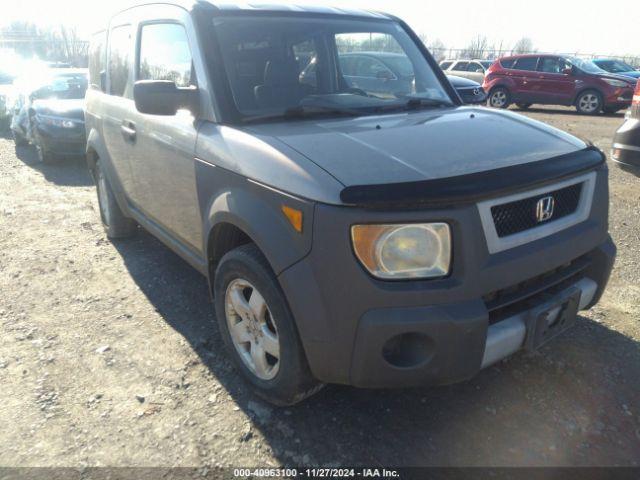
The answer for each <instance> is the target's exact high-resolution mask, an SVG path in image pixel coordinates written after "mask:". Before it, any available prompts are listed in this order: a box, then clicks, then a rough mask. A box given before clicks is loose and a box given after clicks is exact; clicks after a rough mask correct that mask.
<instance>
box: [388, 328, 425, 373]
mask: <svg viewBox="0 0 640 480" xmlns="http://www.w3.org/2000/svg"><path fill="white" fill-rule="evenodd" d="M433 350H434V349H433V341H432V340H431V338H430V337H428V336H427V335H424V334H422V333H416V332H411V333H402V334H400V335H396V336H395V337H392V338H390V339H389V340H387V342H386V343H385V344H384V346H383V347H382V356H383V358H384V359H385V360H386V361H387V363H389V364H390V365H392V366H394V367H398V368H412V367H417V366H419V365H422V364H424V363H426V362H427V361H428V360H429V359H430V358H431V356H432V355H433Z"/></svg>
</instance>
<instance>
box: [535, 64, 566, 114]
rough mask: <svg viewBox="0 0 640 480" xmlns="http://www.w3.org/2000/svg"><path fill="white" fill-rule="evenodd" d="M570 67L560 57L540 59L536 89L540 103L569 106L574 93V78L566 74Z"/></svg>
mask: <svg viewBox="0 0 640 480" xmlns="http://www.w3.org/2000/svg"><path fill="white" fill-rule="evenodd" d="M570 69H571V65H570V64H568V63H567V62H565V60H564V59H563V58H562V57H541V58H540V63H539V64H538V75H537V80H536V82H537V87H538V90H539V92H540V97H541V99H540V100H539V101H540V103H549V104H554V105H570V104H571V101H572V100H573V96H574V91H575V78H574V76H573V75H572V74H570V73H568V70H570Z"/></svg>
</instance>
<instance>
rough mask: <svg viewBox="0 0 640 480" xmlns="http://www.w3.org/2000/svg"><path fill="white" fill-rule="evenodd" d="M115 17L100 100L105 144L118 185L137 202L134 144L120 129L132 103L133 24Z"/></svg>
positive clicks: (128, 114)
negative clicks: (103, 92)
mask: <svg viewBox="0 0 640 480" xmlns="http://www.w3.org/2000/svg"><path fill="white" fill-rule="evenodd" d="M118 20H120V17H116V18H115V19H114V21H113V22H112V26H111V28H110V29H109V37H108V50H107V52H108V53H107V72H106V91H107V92H106V93H107V95H103V98H102V99H101V110H102V112H101V113H102V128H103V135H104V141H105V146H106V149H107V152H108V154H109V158H110V160H111V164H112V166H113V169H114V172H111V173H112V174H115V175H116V177H117V179H118V181H119V184H120V185H121V186H122V188H123V189H124V193H125V195H126V196H127V198H128V199H129V200H130V201H132V202H133V203H136V202H137V201H138V198H137V197H136V189H135V183H134V178H133V172H132V170H131V163H130V159H131V157H132V156H133V149H134V147H135V144H134V143H133V142H132V141H131V137H130V136H129V135H128V134H127V133H126V131H125V130H123V127H124V124H125V122H126V119H127V118H129V116H130V114H131V112H132V110H135V106H134V104H133V55H134V47H133V36H134V35H133V26H132V24H131V23H121V22H120V21H118Z"/></svg>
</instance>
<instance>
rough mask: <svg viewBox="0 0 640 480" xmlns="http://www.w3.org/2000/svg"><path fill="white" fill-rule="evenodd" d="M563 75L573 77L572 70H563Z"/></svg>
mask: <svg viewBox="0 0 640 480" xmlns="http://www.w3.org/2000/svg"><path fill="white" fill-rule="evenodd" d="M562 74H563V75H573V68H565V69H564V70H562Z"/></svg>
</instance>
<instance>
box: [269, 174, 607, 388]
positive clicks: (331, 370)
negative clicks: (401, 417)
mask: <svg viewBox="0 0 640 480" xmlns="http://www.w3.org/2000/svg"><path fill="white" fill-rule="evenodd" d="M607 217H608V186H607V171H606V168H604V167H603V168H600V169H599V170H598V174H597V178H596V181H595V191H594V199H593V204H592V207H591V211H590V213H589V217H588V218H587V219H586V220H585V221H582V222H581V223H579V224H577V225H574V226H572V227H570V228H567V229H565V230H562V231H560V232H557V233H554V234H552V235H550V236H547V237H544V238H541V239H538V240H535V241H531V242H529V243H527V244H524V245H520V246H516V247H514V248H509V249H507V250H504V251H499V252H497V253H490V252H489V250H488V246H487V243H486V240H485V238H484V235H483V227H482V221H481V219H480V215H479V213H478V207H477V205H475V204H468V205H460V206H456V207H450V208H442V209H433V210H428V211H417V210H414V211H407V210H399V211H391V212H388V211H377V210H371V209H364V208H362V209H361V208H345V207H334V206H328V205H317V206H316V212H315V215H314V226H313V232H314V239H313V248H312V250H311V252H310V254H309V255H308V256H307V257H305V258H304V259H302V260H301V261H299V262H298V263H296V264H294V265H293V266H291V267H289V268H288V269H286V270H285V271H283V272H282V273H281V274H280V276H279V280H280V283H281V285H282V288H283V290H284V293H285V295H286V296H287V299H288V301H289V305H290V307H291V310H292V313H293V315H294V317H295V318H296V321H297V326H298V330H299V332H300V337H301V339H302V342H303V345H304V348H305V353H306V354H307V359H308V361H309V365H310V368H311V370H312V372H313V374H314V375H315V376H316V377H317V378H318V379H319V380H322V381H324V382H329V383H343V384H352V385H357V386H361V387H404V386H414V385H434V384H444V383H451V382H455V381H459V380H464V379H467V378H470V377H472V376H473V375H475V374H476V373H477V372H478V371H479V370H480V369H481V368H482V367H483V366H486V365H489V364H490V363H491V362H493V361H495V360H496V359H498V358H502V357H503V356H506V355H508V354H510V353H513V351H515V350H517V349H518V348H521V346H522V342H523V341H524V340H523V337H522V335H521V334H522V329H521V324H520V321H522V322H524V323H526V322H525V317H526V312H527V311H529V310H531V308H534V307H535V306H536V301H538V300H539V297H538V295H542V297H544V299H548V298H552V297H553V296H554V295H558V294H561V293H562V291H556V290H557V289H561V287H563V288H570V287H575V286H576V284H577V285H578V287H575V288H580V289H581V291H582V290H583V289H582V287H584V293H583V296H582V298H583V300H582V301H581V303H582V305H581V307H583V308H584V307H586V308H588V307H590V306H591V305H592V304H593V303H595V302H596V301H597V300H598V299H599V297H600V295H601V293H602V290H603V289H604V286H605V285H606V283H607V280H608V277H609V273H610V271H611V268H612V265H613V261H614V258H615V247H614V246H613V243H612V242H611V239H610V237H609V236H608V234H607ZM424 221H446V222H447V223H449V225H450V226H451V229H452V238H453V256H454V262H453V264H452V271H451V275H450V276H449V277H447V278H442V279H432V280H414V281H396V282H389V281H381V280H377V279H375V278H373V277H371V276H369V275H368V274H367V273H366V272H365V271H364V269H363V268H362V267H361V266H360V264H359V263H358V262H357V260H356V259H355V258H354V254H353V252H352V250H351V246H350V238H349V229H350V226H351V225H353V224H356V223H411V222H424ZM463 239H464V241H463ZM567 266H572V268H576V269H577V270H575V272H573V273H572V274H571V275H570V276H569V277H567V278H564V277H563V278H561V282H560V283H557V282H556V283H550V284H546V283H545V284H544V288H542V287H540V288H542V290H539V291H538V290H535V291H533V293H531V292H529V294H527V295H526V296H525V297H523V298H518V301H517V302H515V301H514V302H512V303H510V304H509V305H508V306H504V305H497V304H496V301H495V299H493V298H492V295H494V294H496V292H498V293H500V294H503V293H505V292H507V293H508V292H510V291H511V290H513V289H514V288H515V287H518V288H520V287H521V286H523V285H525V286H526V288H530V285H529V283H530V282H531V280H532V279H539V278H545V282H548V281H549V280H548V279H546V278H547V275H548V274H549V273H550V272H554V275H555V274H558V275H560V274H561V272H562V271H564V270H563V268H565V267H566V268H568V267H567ZM578 266H579V267H580V268H579V269H578ZM583 279H587V281H585V282H582V283H580V282H581V281H582V280H583ZM528 282H529V283H528ZM566 282H569V283H566ZM587 284H588V285H589V286H588V287H587V286H586V285H587ZM594 284H595V288H593V285H594ZM522 288H525V287H522ZM518 291H519V290H518ZM509 295H510V294H509ZM504 321H508V322H507V323H504ZM516 324H518V325H516ZM496 325H500V327H497V326H496ZM509 325H512V328H508V329H507V328H504V327H506V326H509Z"/></svg>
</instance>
